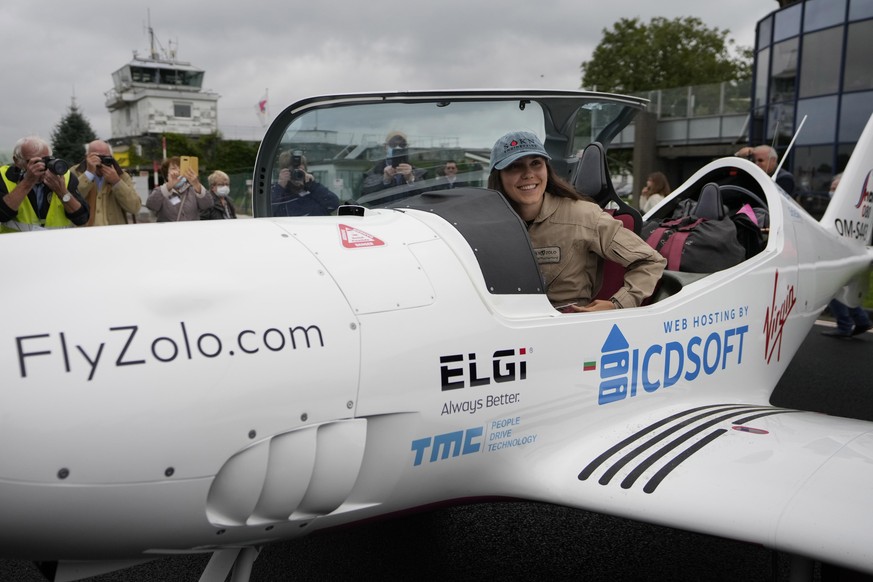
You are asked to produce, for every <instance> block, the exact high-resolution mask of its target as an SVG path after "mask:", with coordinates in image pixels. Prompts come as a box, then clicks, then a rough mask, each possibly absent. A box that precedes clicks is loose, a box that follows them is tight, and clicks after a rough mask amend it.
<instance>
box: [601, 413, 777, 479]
mask: <svg viewBox="0 0 873 582" xmlns="http://www.w3.org/2000/svg"><path fill="white" fill-rule="evenodd" d="M753 410H760V409H759V408H749V407H748V406H733V407H730V408H721V409H719V410H712V411H709V412H706V413H704V414H698V415H697V416H694V417H692V418H689V419H687V420H683V421H682V422H680V423H679V424H677V425H676V426H673V427H671V428H670V429H669V430H665V431H664V432H662V433H661V434H659V435H658V436H656V437H654V438H651V439H649V440H648V441H646V442H645V443H643V444H641V445H640V446H638V447H637V448H635V449H634V450H632V451H631V452H630V453H628V454H626V455H625V456H624V457H622V458H621V459H618V460H617V461H616V462H615V463H613V464H612V466H611V467H610V468H609V469H608V470H607V471H606V472H605V473H604V474H603V476H602V477H600V481H599V483H600V484H601V485H606V484H608V483H609V482H610V481H611V480H612V478H613V477H615V474H616V473H618V472H619V471H621V469H622V468H623V467H624V466H625V465H627V464H628V463H630V462H631V461H632V460H633V459H635V458H636V457H638V456H639V455H641V454H642V453H643V452H645V451H646V450H648V449H650V448H651V447H653V446H655V445H656V444H658V443H659V442H661V441H662V440H664V439H665V438H667V437H669V436H670V435H672V434H674V433H677V432H679V431H680V430H682V429H684V428H686V427H688V426H689V425H691V424H693V423H695V422H697V421H699V420H702V419H704V418H707V417H709V416H712V415H713V414H719V413H722V412H726V411H733V412H731V413H730V414H726V415H723V416H720V417H718V418H717V419H715V420H714V421H710V422H711V423H712V424H717V423H719V422H721V421H722V420H725V419H727V418H731V417H733V416H736V415H738V414H746V413H749V412H752V411H753ZM712 424H710V426H711V425H712Z"/></svg>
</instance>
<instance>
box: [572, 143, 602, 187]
mask: <svg viewBox="0 0 873 582" xmlns="http://www.w3.org/2000/svg"><path fill="white" fill-rule="evenodd" d="M608 180H609V177H608V176H607V174H606V156H605V154H604V152H603V146H602V145H600V144H599V143H597V142H593V143H590V144H588V146H587V147H586V148H585V149H584V150H583V151H582V157H581V158H580V159H579V163H578V164H577V165H576V174H575V175H574V176H573V187H574V188H575V189H576V192H578V193H580V194H585V195H586V196H590V197H592V198H594V200H596V201H598V202H600V198H602V197H603V196H605V195H606V194H607V193H608Z"/></svg>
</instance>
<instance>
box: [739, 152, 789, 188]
mask: <svg viewBox="0 0 873 582" xmlns="http://www.w3.org/2000/svg"><path fill="white" fill-rule="evenodd" d="M734 155H735V156H738V157H740V158H746V159H747V160H749V161H750V162H754V163H755V165H757V166H758V167H759V168H761V169H762V170H764V171H765V172H766V173H767V174H768V175H769V176H772V175H773V171H774V170H775V169H776V166H777V165H778V164H779V154H778V153H776V150H774V149H773V148H772V147H770V146H768V145H759V146H758V147H751V146H746V147H744V148H740V150H739V151H738V152H737V153H735V154H734ZM775 182H776V183H777V184H778V185H779V187H780V188H782V189H783V190H785V193H786V194H788V195H789V196H791V197H792V198H796V197H797V192H796V190H797V185H796V183H795V181H794V175H793V174H792V173H791V172H789V171H788V170H786V169H785V168H779V172H778V173H777V174H776V179H775Z"/></svg>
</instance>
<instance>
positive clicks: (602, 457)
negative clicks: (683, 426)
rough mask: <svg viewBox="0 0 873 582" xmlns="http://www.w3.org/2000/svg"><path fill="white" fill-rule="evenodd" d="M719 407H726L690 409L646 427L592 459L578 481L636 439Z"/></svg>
mask: <svg viewBox="0 0 873 582" xmlns="http://www.w3.org/2000/svg"><path fill="white" fill-rule="evenodd" d="M719 406H726V405H725V404H710V405H708V406H700V407H698V408H692V409H690V410H686V411H684V412H679V413H677V414H674V415H673V416H668V417H667V418H664V419H662V420H659V421H658V422H656V423H654V424H652V425H649V426H647V427H646V428H644V429H642V430H640V431H638V432H636V433H634V434H632V435H631V436H629V437H627V438H626V439H624V440H623V441H621V442H619V443H618V444H616V445H614V446H612V447H610V448H609V449H607V450H606V451H604V452H603V453H602V454H600V455H599V456H598V457H597V458H596V459H594V460H593V461H591V462H590V463H588V466H587V467H585V468H584V469H582V472H581V473H579V480H580V481H584V480H586V479H587V478H588V477H590V476H591V474H592V473H593V472H594V471H595V470H597V467H599V466H600V465H602V464H603V463H604V462H605V461H606V459H608V458H609V457H611V456H612V455H614V454H615V453H617V452H618V451H620V450H621V449H623V448H624V447H626V446H627V445H629V444H631V443H632V442H634V441H636V440H638V439H641V438H642V437H644V436H645V435H647V434H649V433H650V432H653V431H655V430H657V429H659V428H661V427H662V426H664V425H665V424H669V423H671V422H673V421H674V420H677V419H679V418H682V417H683V416H686V415H688V414H694V413H695V412H699V411H701V410H707V409H709V408H717V407H719ZM723 410H728V409H723ZM716 412H719V411H716Z"/></svg>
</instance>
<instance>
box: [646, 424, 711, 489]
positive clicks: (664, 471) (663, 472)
mask: <svg viewBox="0 0 873 582" xmlns="http://www.w3.org/2000/svg"><path fill="white" fill-rule="evenodd" d="M726 432H727V429H726V428H720V429H718V430H715V431H713V432H711V433H709V434H708V435H706V437H705V438H703V439H701V440H699V441H697V442H696V443H694V444H693V445H691V446H690V447H688V448H687V449H685V450H684V451H682V453H681V454H679V455H677V456H675V457H674V458H673V459H671V460H670V462H669V463H667V464H666V465H664V466H663V467H661V468H660V469H659V470H658V472H657V473H655V475H654V476H653V477H652V478H651V479H649V481H648V483H646V485H645V487H643V491H645V492H646V493H654V492H655V489H657V488H658V485H660V484H661V481H663V480H664V479H665V478H666V477H667V475H669V474H670V473H671V472H672V471H673V469H675V468H676V467H678V466H679V465H681V464H682V461H684V460H685V459H687V458H688V457H690V456H691V455H693V454H694V453H696V452H697V451H699V450H700V449H702V448H703V447H705V446H706V445H708V444H709V443H711V442H712V441H714V440H715V439H717V438H718V437H720V436H721V435H723V434H724V433H726Z"/></svg>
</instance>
